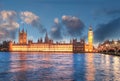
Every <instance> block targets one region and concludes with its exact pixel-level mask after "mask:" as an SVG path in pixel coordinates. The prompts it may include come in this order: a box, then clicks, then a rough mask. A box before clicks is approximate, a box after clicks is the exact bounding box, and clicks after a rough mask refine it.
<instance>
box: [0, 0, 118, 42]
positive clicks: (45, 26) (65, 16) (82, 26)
mask: <svg viewBox="0 0 120 81" xmlns="http://www.w3.org/2000/svg"><path fill="white" fill-rule="evenodd" d="M90 25H91V26H92V28H93V31H94V41H95V42H102V41H104V40H106V39H110V40H112V39H119V38H120V37H119V36H120V33H119V32H120V0H0V40H1V41H2V40H7V39H12V40H16V41H17V37H18V29H19V28H20V29H21V30H22V28H24V29H25V30H27V32H28V39H33V40H34V41H36V40H37V39H38V38H41V37H42V38H43V37H44V36H45V32H48V35H49V37H50V38H52V39H54V40H69V39H71V38H78V39H80V38H85V39H87V34H88V29H89V26H90Z"/></svg>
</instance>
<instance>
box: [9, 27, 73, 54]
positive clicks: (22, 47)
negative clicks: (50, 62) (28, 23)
mask: <svg viewBox="0 0 120 81" xmlns="http://www.w3.org/2000/svg"><path fill="white" fill-rule="evenodd" d="M18 40H19V42H18V43H13V42H12V41H10V42H9V51H37V52H73V45H72V43H53V40H51V39H49V37H48V34H47V33H46V35H45V39H44V42H43V40H42V39H40V40H38V42H36V43H34V42H33V41H32V40H28V42H27V32H25V31H24V29H23V30H22V31H19V37H18Z"/></svg>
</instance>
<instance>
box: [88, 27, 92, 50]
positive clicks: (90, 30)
mask: <svg viewBox="0 0 120 81" xmlns="http://www.w3.org/2000/svg"><path fill="white" fill-rule="evenodd" d="M88 45H89V52H92V51H93V31H92V27H91V26H90V28H89V31H88Z"/></svg>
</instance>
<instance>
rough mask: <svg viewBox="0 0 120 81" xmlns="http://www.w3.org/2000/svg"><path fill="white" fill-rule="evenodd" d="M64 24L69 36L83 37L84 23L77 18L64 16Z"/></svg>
mask: <svg viewBox="0 0 120 81" xmlns="http://www.w3.org/2000/svg"><path fill="white" fill-rule="evenodd" d="M62 23H63V24H64V25H65V27H66V29H67V34H68V35H70V36H72V37H79V36H82V32H83V30H84V26H85V25H84V23H83V22H82V21H81V20H80V19H79V18H77V17H75V16H66V15H64V16H62Z"/></svg>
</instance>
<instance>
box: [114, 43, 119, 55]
mask: <svg viewBox="0 0 120 81" xmlns="http://www.w3.org/2000/svg"><path fill="white" fill-rule="evenodd" d="M114 44H115V54H117V49H118V47H117V44H118V42H117V41H114Z"/></svg>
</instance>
